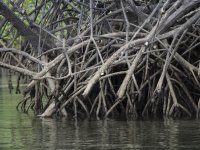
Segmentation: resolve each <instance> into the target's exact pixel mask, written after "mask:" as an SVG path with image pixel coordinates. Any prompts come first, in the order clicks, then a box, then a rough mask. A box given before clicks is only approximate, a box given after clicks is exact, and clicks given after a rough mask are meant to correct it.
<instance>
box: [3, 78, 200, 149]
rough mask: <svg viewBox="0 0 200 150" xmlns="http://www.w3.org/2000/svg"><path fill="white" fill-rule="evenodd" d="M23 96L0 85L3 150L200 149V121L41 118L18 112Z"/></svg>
mask: <svg viewBox="0 0 200 150" xmlns="http://www.w3.org/2000/svg"><path fill="white" fill-rule="evenodd" d="M2 82H4V81H2V80H1V83H2ZM20 99H21V96H20V95H15V94H14V95H10V94H8V90H7V88H6V87H2V88H0V150H16V149H19V150H66V149H91V150H94V149H148V150H152V149H171V150H176V149H200V121H172V120H168V121H112V120H106V121H88V120H85V121H78V122H76V121H73V120H68V119H65V118H63V119H41V118H37V117H34V116H33V115H27V114H23V113H20V112H17V111H16V109H15V106H16V104H17V102H19V100H20Z"/></svg>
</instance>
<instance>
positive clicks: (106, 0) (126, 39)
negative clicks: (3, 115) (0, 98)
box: [0, 0, 200, 118]
mask: <svg viewBox="0 0 200 150" xmlns="http://www.w3.org/2000/svg"><path fill="white" fill-rule="evenodd" d="M0 15H1V16H0V19H1V20H0V47H1V48H0V56H1V59H0V60H1V61H0V66H1V67H4V68H7V69H9V70H10V71H12V72H18V73H19V77H18V85H19V84H20V79H22V78H26V80H27V82H28V84H27V86H26V88H25V89H24V90H23V96H24V98H23V100H22V101H21V102H20V103H19V104H18V106H17V108H18V109H19V110H22V111H23V112H27V111H28V110H29V109H30V108H31V109H32V110H34V112H36V114H37V115H40V116H44V117H46V116H52V115H59V116H66V115H70V116H74V117H94V118H103V117H112V118H115V117H126V118H140V117H187V116H188V117H197V118H198V116H199V109H200V101H199V100H200V94H199V93H200V83H199V81H200V80H199V79H200V78H199V75H200V51H199V48H200V46H199V45H200V28H199V27H200V26H199V25H200V1H199V0H160V1H158V0H73V1H71V0H42V1H39V0H35V1H31V0H17V1H4V2H2V1H0ZM10 84H11V83H10ZM10 88H12V87H11V86H10ZM16 92H18V93H20V92H21V91H20V89H19V86H17V89H16Z"/></svg>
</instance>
